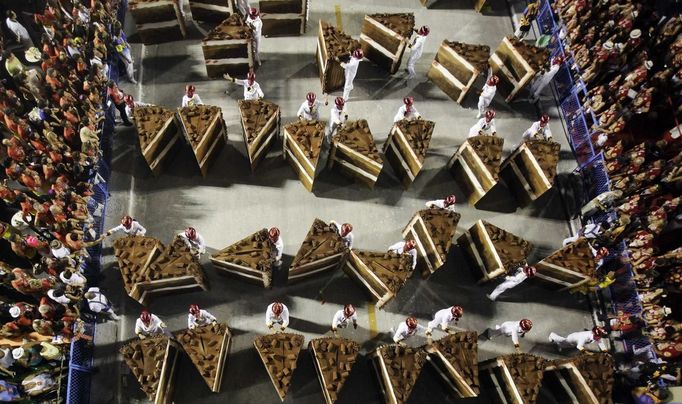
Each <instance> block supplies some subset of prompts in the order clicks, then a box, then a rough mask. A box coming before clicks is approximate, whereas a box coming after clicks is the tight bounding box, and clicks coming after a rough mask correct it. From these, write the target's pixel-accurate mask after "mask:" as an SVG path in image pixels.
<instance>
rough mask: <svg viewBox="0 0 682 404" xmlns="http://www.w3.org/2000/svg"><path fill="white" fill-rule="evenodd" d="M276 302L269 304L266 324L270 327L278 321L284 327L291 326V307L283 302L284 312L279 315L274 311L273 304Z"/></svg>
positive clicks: (266, 312)
mask: <svg viewBox="0 0 682 404" xmlns="http://www.w3.org/2000/svg"><path fill="white" fill-rule="evenodd" d="M273 304H274V303H270V305H269V306H268V309H267V310H266V311H265V325H266V326H268V327H270V326H271V325H273V324H275V323H277V324H281V325H282V327H284V328H286V327H288V326H289V309H288V308H287V306H286V305H284V304H282V306H283V308H282V314H280V315H279V316H276V315H275V313H273V312H272V305H273Z"/></svg>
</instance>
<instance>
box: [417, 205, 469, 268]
mask: <svg viewBox="0 0 682 404" xmlns="http://www.w3.org/2000/svg"><path fill="white" fill-rule="evenodd" d="M419 216H421V218H422V220H423V221H424V224H425V225H426V229H427V230H428V232H429V236H430V237H431V240H433V243H434V244H435V245H436V251H437V252H438V254H439V255H440V257H441V259H442V260H443V261H445V256H446V255H447V253H448V250H449V249H450V246H451V245H452V238H453V237H455V232H456V231H457V224H458V223H459V219H460V218H461V217H462V215H460V214H459V213H457V212H452V211H450V210H447V209H440V208H429V209H422V210H420V211H419Z"/></svg>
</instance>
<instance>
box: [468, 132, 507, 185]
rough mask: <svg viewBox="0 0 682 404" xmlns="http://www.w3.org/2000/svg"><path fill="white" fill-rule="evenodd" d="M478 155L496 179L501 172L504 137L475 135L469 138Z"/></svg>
mask: <svg viewBox="0 0 682 404" xmlns="http://www.w3.org/2000/svg"><path fill="white" fill-rule="evenodd" d="M467 142H469V145H470V146H471V147H472V148H473V149H474V152H476V155H477V156H478V157H479V158H480V159H481V161H482V162H483V164H484V165H485V166H486V168H487V169H488V172H490V174H491V175H492V176H493V178H494V179H495V180H497V179H498V174H499V172H500V161H501V160H502V145H503V143H504V139H502V138H501V137H497V136H474V137H470V138H469V139H467Z"/></svg>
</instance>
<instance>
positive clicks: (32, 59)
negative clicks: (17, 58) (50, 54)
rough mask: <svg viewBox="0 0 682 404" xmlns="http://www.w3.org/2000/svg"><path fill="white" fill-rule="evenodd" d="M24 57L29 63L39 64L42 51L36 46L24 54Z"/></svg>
mask: <svg viewBox="0 0 682 404" xmlns="http://www.w3.org/2000/svg"><path fill="white" fill-rule="evenodd" d="M24 57H25V58H26V61H27V62H29V63H38V62H40V57H41V54H40V50H39V49H38V48H36V47H34V46H32V47H30V48H28V50H26V52H24Z"/></svg>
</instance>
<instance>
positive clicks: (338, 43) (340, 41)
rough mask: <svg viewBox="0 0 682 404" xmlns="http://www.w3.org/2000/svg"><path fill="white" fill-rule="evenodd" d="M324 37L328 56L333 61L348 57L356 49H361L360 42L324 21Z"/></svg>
mask: <svg viewBox="0 0 682 404" xmlns="http://www.w3.org/2000/svg"><path fill="white" fill-rule="evenodd" d="M322 36H323V38H324V44H325V47H326V50H327V55H328V57H329V58H331V59H333V58H343V57H347V56H349V55H350V54H351V53H352V52H353V51H354V50H355V49H359V48H360V42H358V41H356V40H355V39H353V38H351V37H350V35H348V34H346V33H345V32H342V31H339V30H338V29H337V28H336V27H334V26H333V25H329V24H328V23H326V22H324V21H322Z"/></svg>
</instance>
